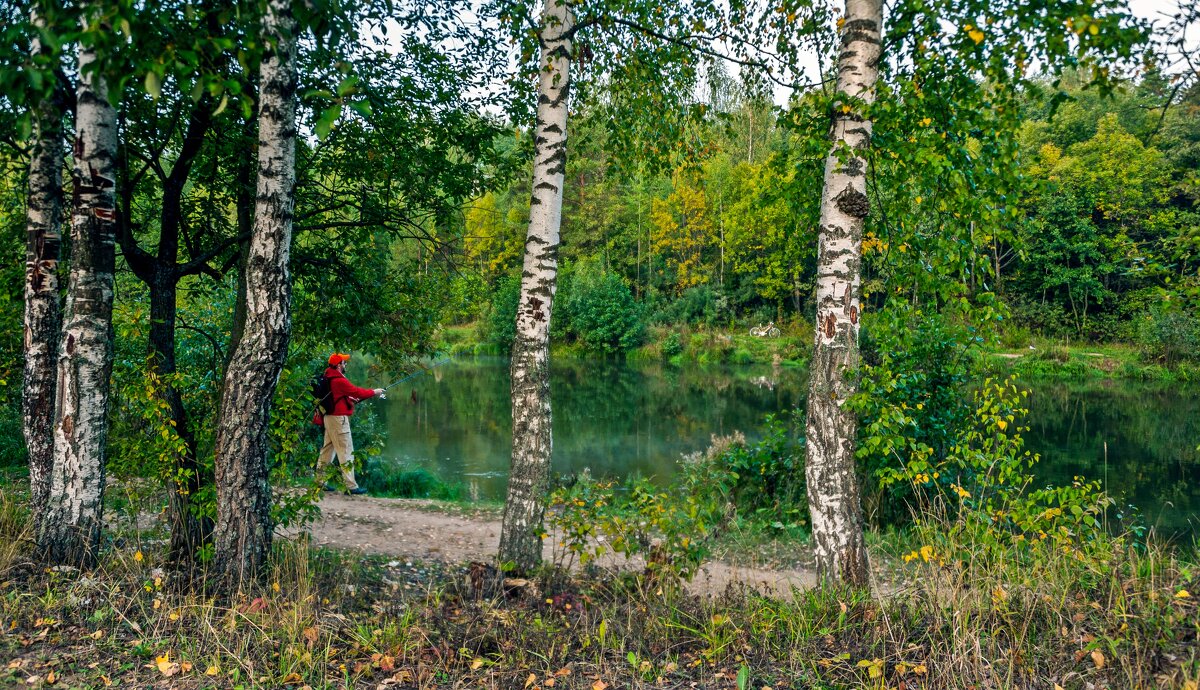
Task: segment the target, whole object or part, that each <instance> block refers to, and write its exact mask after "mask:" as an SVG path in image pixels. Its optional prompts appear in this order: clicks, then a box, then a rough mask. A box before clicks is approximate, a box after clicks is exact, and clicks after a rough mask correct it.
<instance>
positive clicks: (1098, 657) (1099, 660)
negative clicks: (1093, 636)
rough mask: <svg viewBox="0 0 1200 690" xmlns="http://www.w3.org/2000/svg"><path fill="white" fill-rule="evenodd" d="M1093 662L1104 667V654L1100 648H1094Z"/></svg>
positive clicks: (1097, 666) (1098, 666) (1099, 666)
mask: <svg viewBox="0 0 1200 690" xmlns="http://www.w3.org/2000/svg"><path fill="white" fill-rule="evenodd" d="M1092 663H1093V664H1095V665H1096V668H1104V654H1103V653H1102V652H1101V651H1100V650H1099V649H1095V650H1092Z"/></svg>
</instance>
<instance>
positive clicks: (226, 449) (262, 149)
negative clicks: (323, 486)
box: [214, 0, 297, 588]
mask: <svg viewBox="0 0 1200 690" xmlns="http://www.w3.org/2000/svg"><path fill="white" fill-rule="evenodd" d="M263 38H264V39H265V41H266V42H267V46H268V49H267V52H266V54H265V55H264V56H263V62H262V66H261V67H260V83H261V84H262V86H261V91H260V94H259V112H258V127H259V129H258V132H259V135H258V137H259V138H258V188H257V198H256V200H255V207H254V225H253V230H252V233H251V239H250V247H249V250H248V253H247V256H246V263H245V281H246V304H245V325H244V330H243V332H242V337H241V339H240V341H239V342H238V343H237V347H236V349H235V351H234V354H233V356H232V357H231V359H230V362H229V367H228V369H227V370H226V372H225V382H224V387H223V390H222V395H221V405H220V417H219V419H218V421H217V424H218V426H217V438H216V483H217V526H216V532H215V535H214V543H215V547H216V570H217V572H218V573H219V574H220V575H221V576H222V577H223V578H224V579H225V582H226V584H228V585H229V586H231V587H234V588H241V587H242V586H243V585H244V584H247V583H248V582H249V581H250V580H252V579H253V578H254V577H255V576H256V575H257V574H258V572H259V570H260V568H261V567H262V565H263V563H264V562H265V561H266V559H267V555H268V554H269V553H270V549H271V534H272V529H273V527H272V524H271V490H270V485H269V483H268V479H269V477H268V467H267V452H268V444H269V437H268V432H269V431H270V413H271V400H272V398H273V397H274V395H275V387H276V385H277V384H278V383H279V375H280V373H281V372H282V371H283V364H284V360H285V359H286V357H287V349H288V340H289V338H290V335H291V317H290V314H289V309H290V302H291V288H290V285H289V277H288V256H289V253H290V251H291V243H292V212H293V208H294V203H295V188H296V83H297V74H296V20H295V18H294V16H293V14H292V4H291V1H290V0H270V2H269V4H268V6H267V13H266V16H265V17H264V18H263Z"/></svg>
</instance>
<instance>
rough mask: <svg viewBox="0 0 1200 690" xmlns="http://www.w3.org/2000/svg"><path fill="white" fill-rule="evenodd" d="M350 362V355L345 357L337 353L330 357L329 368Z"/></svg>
mask: <svg viewBox="0 0 1200 690" xmlns="http://www.w3.org/2000/svg"><path fill="white" fill-rule="evenodd" d="M349 361H350V355H343V354H342V353H340V352H335V353H333V354H332V355H329V366H331V367H336V366H337V365H339V364H341V363H342V362H349Z"/></svg>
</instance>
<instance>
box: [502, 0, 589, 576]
mask: <svg viewBox="0 0 1200 690" xmlns="http://www.w3.org/2000/svg"><path fill="white" fill-rule="evenodd" d="M574 25H575V14H574V11H573V10H572V8H571V6H570V3H569V0H545V6H544V7H543V10H542V27H541V37H540V40H541V46H542V57H541V66H542V67H541V71H540V75H539V79H538V107H537V121H536V124H535V128H534V136H535V139H534V165H533V196H532V198H531V199H530V212H529V231H528V233H527V235H526V238H525V259H524V271H523V273H522V275H521V296H520V302H519V303H518V306H517V330H516V337H515V338H514V339H513V349H512V370H511V380H512V416H513V447H512V468H511V472H510V473H509V478H508V495H507V498H506V499H505V502H504V519H503V524H502V526H501V530H500V553H499V556H500V562H501V563H511V564H513V565H514V566H515V570H516V571H517V572H525V571H528V570H530V569H531V568H533V567H535V566H537V565H538V564H539V563H541V560H542V537H541V531H542V517H543V514H544V511H545V504H544V502H543V501H544V498H545V493H546V488H547V483H548V481H549V477H550V452H551V433H550V428H551V416H550V366H549V364H550V362H549V360H550V312H551V307H552V305H553V302H554V292H555V289H556V278H557V273H558V244H559V230H560V227H561V225H562V200H563V180H564V176H565V172H566V166H567V100H568V97H569V95H570V86H571V80H570V68H571V50H572V42H571V35H572V34H571V32H572V29H573V27H574Z"/></svg>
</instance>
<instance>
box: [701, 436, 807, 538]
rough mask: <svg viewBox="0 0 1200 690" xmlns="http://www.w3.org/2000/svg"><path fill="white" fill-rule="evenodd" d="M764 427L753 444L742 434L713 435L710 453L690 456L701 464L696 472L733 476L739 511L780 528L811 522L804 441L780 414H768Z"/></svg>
mask: <svg viewBox="0 0 1200 690" xmlns="http://www.w3.org/2000/svg"><path fill="white" fill-rule="evenodd" d="M800 419H801V420H802V419H803V418H802V417H801V418H800ZM763 432H764V433H763V438H762V440H760V441H758V442H756V443H753V444H747V443H746V441H745V438H744V437H742V435H741V434H735V436H734V437H733V438H732V439H731V440H725V439H719V438H716V437H714V438H713V446H712V448H710V449H709V451H708V452H707V453H705V454H704V455H699V454H696V455H693V456H689V457H687V458H685V461H686V462H691V463H693V464H696V465H698V466H697V467H696V468H695V471H697V472H701V473H703V472H713V473H714V474H715V475H717V476H723V475H728V476H729V477H730V479H731V482H732V483H731V484H730V492H729V495H730V498H731V500H732V501H733V506H734V508H735V510H736V511H737V514H738V515H739V516H740V517H743V518H747V519H750V520H752V521H755V522H759V523H762V524H766V525H771V526H774V527H776V528H779V529H782V528H784V527H795V526H803V525H807V524H808V503H807V497H806V493H805V492H806V488H805V487H806V483H805V478H804V445H803V441H802V440H801V441H797V440H796V433H795V431H794V429H793V428H792V427H790V426H789V425H788V424H786V423H784V421H782V420H781V419H779V418H778V417H776V416H775V415H767V418H766V420H765V424H764V429H763ZM722 441H724V443H723V444H721V442H722ZM714 451H718V452H714Z"/></svg>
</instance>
